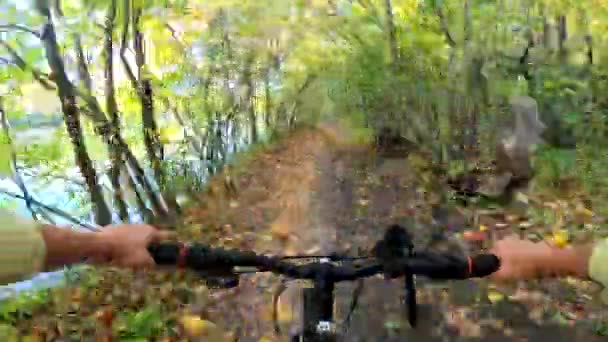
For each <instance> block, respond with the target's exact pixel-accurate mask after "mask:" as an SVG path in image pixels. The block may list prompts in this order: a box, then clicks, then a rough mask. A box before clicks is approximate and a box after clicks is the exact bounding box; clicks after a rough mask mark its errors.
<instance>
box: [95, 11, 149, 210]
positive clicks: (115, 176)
mask: <svg viewBox="0 0 608 342" xmlns="http://www.w3.org/2000/svg"><path fill="white" fill-rule="evenodd" d="M115 20H116V0H112V2H111V4H110V9H109V10H108V14H107V16H106V23H105V27H104V53H105V59H106V63H105V66H104V76H105V97H106V113H107V114H108V116H109V117H110V120H111V122H112V125H113V126H114V129H115V130H116V134H120V118H119V115H118V104H117V103H116V96H115V88H114V54H113V46H114V44H113V37H112V34H113V32H114V25H115ZM107 146H108V154H109V155H110V158H111V160H112V165H111V166H110V172H109V173H110V181H111V183H112V188H113V189H114V193H113V196H114V205H115V206H116V209H118V215H119V217H120V219H121V220H122V221H123V222H128V221H129V211H128V210H127V204H126V202H125V200H124V196H123V191H122V185H121V184H120V170H121V168H122V167H123V166H124V161H123V159H122V153H120V150H119V149H118V146H116V144H108V145H107ZM134 191H137V189H134ZM143 214H144V213H142V215H143Z"/></svg>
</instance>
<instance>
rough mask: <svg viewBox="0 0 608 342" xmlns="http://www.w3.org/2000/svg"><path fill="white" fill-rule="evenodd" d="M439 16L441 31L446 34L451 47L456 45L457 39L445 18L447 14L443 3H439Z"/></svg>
mask: <svg viewBox="0 0 608 342" xmlns="http://www.w3.org/2000/svg"><path fill="white" fill-rule="evenodd" d="M436 12H437V16H438V17H439V25H440V27H441V32H443V35H444V36H445V40H447V42H448V45H449V46H450V47H452V48H453V47H456V41H455V40H454V38H452V34H451V33H450V29H449V28H448V23H447V21H446V19H445V15H444V14H443V9H441V3H439V4H437V11H436Z"/></svg>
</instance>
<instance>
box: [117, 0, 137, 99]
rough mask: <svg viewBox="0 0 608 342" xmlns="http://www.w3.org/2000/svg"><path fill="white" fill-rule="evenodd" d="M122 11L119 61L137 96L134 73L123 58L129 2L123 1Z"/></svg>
mask: <svg viewBox="0 0 608 342" xmlns="http://www.w3.org/2000/svg"><path fill="white" fill-rule="evenodd" d="M123 9H124V13H123V23H122V24H123V31H122V37H121V41H120V53H119V54H120V60H121V61H122V65H123V66H124V68H125V72H126V73H127V77H128V78H129V80H130V81H131V84H132V85H133V88H135V91H137V93H138V94H139V93H140V91H139V86H138V82H137V78H136V77H135V73H133V70H132V69H131V66H130V65H129V61H128V60H127V57H126V56H125V51H127V37H128V35H129V24H130V22H131V20H130V19H131V15H130V13H131V11H130V7H129V0H124V1H123Z"/></svg>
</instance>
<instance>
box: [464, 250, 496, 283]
mask: <svg viewBox="0 0 608 342" xmlns="http://www.w3.org/2000/svg"><path fill="white" fill-rule="evenodd" d="M499 268H500V259H498V257H497V256H496V255H494V254H480V255H476V256H474V257H472V258H471V270H470V271H471V273H470V277H472V278H477V277H485V276H489V275H490V274H492V273H494V272H496V271H498V269H499Z"/></svg>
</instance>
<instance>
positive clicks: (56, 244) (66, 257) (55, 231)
mask: <svg viewBox="0 0 608 342" xmlns="http://www.w3.org/2000/svg"><path fill="white" fill-rule="evenodd" d="M42 236H43V238H44V242H45V244H46V261H45V270H52V269H55V268H57V267H61V266H63V265H69V264H74V263H78V262H81V261H83V260H84V259H85V258H91V259H93V260H96V261H99V260H102V259H104V258H105V256H107V255H108V250H107V244H106V243H104V241H103V239H101V238H100V236H99V234H97V233H86V232H76V231H72V230H69V229H63V228H58V227H55V226H50V225H48V226H44V227H43V229H42Z"/></svg>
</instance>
